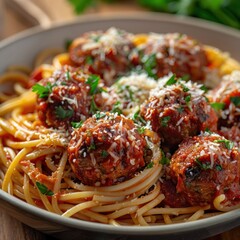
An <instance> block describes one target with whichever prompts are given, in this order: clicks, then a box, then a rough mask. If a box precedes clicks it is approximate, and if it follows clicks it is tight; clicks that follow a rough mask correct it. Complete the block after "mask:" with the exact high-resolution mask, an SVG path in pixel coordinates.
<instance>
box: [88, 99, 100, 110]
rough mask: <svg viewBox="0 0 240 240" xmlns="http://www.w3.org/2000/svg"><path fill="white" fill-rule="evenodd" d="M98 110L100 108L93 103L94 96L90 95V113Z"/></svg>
mask: <svg viewBox="0 0 240 240" xmlns="http://www.w3.org/2000/svg"><path fill="white" fill-rule="evenodd" d="M99 110H100V109H99V108H98V106H97V105H96V103H95V100H94V96H92V100H91V104H90V113H91V114H95V113H96V112H97V111H99Z"/></svg>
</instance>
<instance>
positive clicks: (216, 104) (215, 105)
mask: <svg viewBox="0 0 240 240" xmlns="http://www.w3.org/2000/svg"><path fill="white" fill-rule="evenodd" d="M210 105H211V107H212V108H213V109H215V110H216V111H219V110H222V109H224V107H225V103H220V102H213V103H210Z"/></svg>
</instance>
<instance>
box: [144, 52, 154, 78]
mask: <svg viewBox="0 0 240 240" xmlns="http://www.w3.org/2000/svg"><path fill="white" fill-rule="evenodd" d="M142 62H143V69H144V70H145V71H146V72H147V74H148V76H149V77H152V78H157V76H156V69H154V68H155V67H156V66H157V60H156V54H155V53H154V54H151V55H150V56H144V57H143V58H142Z"/></svg>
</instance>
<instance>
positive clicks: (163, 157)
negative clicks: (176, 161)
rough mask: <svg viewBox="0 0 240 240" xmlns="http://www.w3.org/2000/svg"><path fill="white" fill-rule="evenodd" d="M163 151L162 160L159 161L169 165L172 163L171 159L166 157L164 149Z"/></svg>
mask: <svg viewBox="0 0 240 240" xmlns="http://www.w3.org/2000/svg"><path fill="white" fill-rule="evenodd" d="M161 152H162V158H161V160H160V161H159V163H160V164H162V165H169V163H170V159H169V158H167V157H166V155H165V153H164V152H163V150H161Z"/></svg>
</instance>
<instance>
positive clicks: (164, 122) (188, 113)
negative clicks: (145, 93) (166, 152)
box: [141, 76, 217, 150]
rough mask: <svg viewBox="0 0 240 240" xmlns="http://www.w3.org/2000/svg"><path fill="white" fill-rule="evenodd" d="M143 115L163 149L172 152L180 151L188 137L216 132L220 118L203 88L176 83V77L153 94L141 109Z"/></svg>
mask: <svg viewBox="0 0 240 240" xmlns="http://www.w3.org/2000/svg"><path fill="white" fill-rule="evenodd" d="M174 81H177V82H176V83H174ZM141 115H142V117H143V118H144V119H145V120H146V121H150V122H151V125H152V129H153V131H155V132H157V133H158V134H159V136H160V137H161V138H162V144H163V146H164V147H165V148H168V149H170V150H175V149H177V148H178V144H179V143H181V142H182V141H183V140H184V139H185V138H187V137H189V136H195V135H198V134H199V133H200V132H201V131H204V130H205V129H209V130H212V131H214V130H216V126H217V116H216V114H215V112H214V110H213V109H212V108H211V107H210V105H209V103H208V101H207V100H206V98H205V96H204V91H203V90H201V85H199V84H197V83H192V82H191V81H189V82H185V81H182V80H174V77H173V76H172V77H171V78H170V79H169V80H168V81H167V82H165V84H163V85H162V86H159V87H158V88H156V89H154V90H153V91H152V92H150V98H149V99H148V101H146V102H145V103H144V104H143V105H142V106H141Z"/></svg>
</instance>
